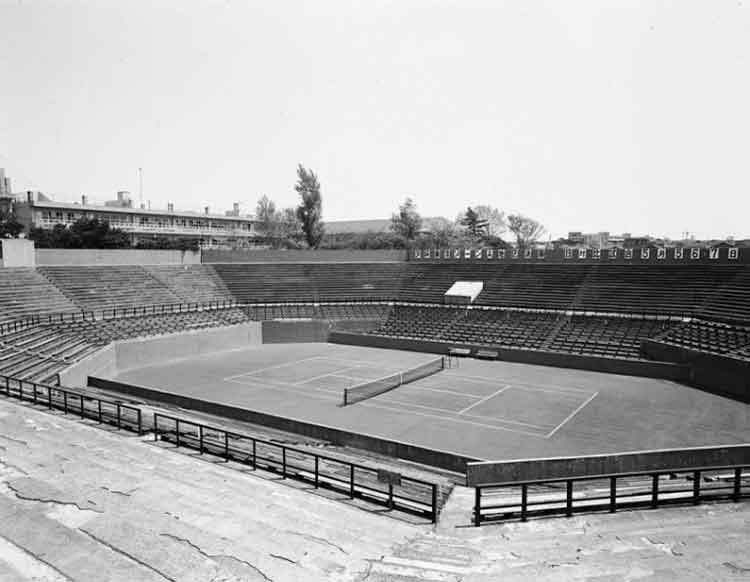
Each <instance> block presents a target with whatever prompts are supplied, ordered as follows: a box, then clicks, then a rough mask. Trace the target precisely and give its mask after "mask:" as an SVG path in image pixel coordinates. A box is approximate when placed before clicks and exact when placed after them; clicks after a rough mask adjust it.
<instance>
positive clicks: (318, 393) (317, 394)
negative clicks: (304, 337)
mask: <svg viewBox="0 0 750 582" xmlns="http://www.w3.org/2000/svg"><path fill="white" fill-rule="evenodd" d="M228 382H232V383H235V384H240V385H242V386H249V387H251V388H257V389H259V390H269V389H270V390H284V391H286V392H293V393H294V394H301V395H304V396H308V397H310V398H317V399H318V400H325V401H326V402H341V396H340V395H341V390H339V389H337V390H335V391H334V390H324V389H316V390H314V391H309V390H300V389H299V388H295V387H293V386H291V385H289V384H275V383H271V382H269V383H266V385H259V384H250V383H247V382H240V381H239V380H228ZM326 394H331V395H332V396H333V395H335V396H333V397H331V396H326ZM403 404H406V405H408V406H419V405H417V404H411V403H408V402H407V403H403ZM356 406H370V407H373V408H381V409H383V410H388V411H390V412H396V413H399V414H403V413H404V412H408V414H413V415H415V416H423V417H425V418H437V419H439V420H444V421H446V422H454V423H458V424H467V425H470V426H478V427H480V428H487V429H490V430H499V431H505V432H513V433H516V434H525V435H529V436H534V437H537V438H547V437H546V436H545V435H544V434H541V433H535V432H529V431H525V430H520V429H517V428H509V427H504V426H494V425H491V424H485V423H483V422H476V421H473V420H467V419H465V418H455V417H451V416H443V415H440V414H428V413H425V412H419V411H417V410H406V411H405V410H404V409H403V408H395V407H393V406H386V405H383V404H378V403H376V402H372V401H370V400H368V401H365V402H359V403H357V404H356ZM419 407H420V408H425V409H427V410H434V411H435V412H448V413H449V414H455V412H453V411H444V410H441V409H437V408H431V407H428V406H419ZM486 418H490V417H486ZM496 420H498V421H499V422H505V423H508V424H517V423H516V422H515V421H512V420H502V419H496ZM521 424H525V423H521ZM529 426H532V427H533V426H534V425H529ZM539 428H542V427H539Z"/></svg>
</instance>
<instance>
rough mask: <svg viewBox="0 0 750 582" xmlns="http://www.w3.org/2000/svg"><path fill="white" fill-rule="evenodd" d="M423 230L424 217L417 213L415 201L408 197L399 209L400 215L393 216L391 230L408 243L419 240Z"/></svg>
mask: <svg viewBox="0 0 750 582" xmlns="http://www.w3.org/2000/svg"><path fill="white" fill-rule="evenodd" d="M421 228H422V217H421V216H420V215H419V212H417V205H416V204H414V200H412V199H411V198H409V197H407V198H406V200H404V203H403V204H402V205H401V206H399V207H398V214H393V215H391V230H392V231H393V232H395V233H396V234H398V235H400V236H402V237H404V238H405V239H406V240H407V241H411V240H414V239H415V238H417V234H419V231H420V229H421Z"/></svg>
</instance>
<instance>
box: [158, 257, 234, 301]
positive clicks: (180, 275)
mask: <svg viewBox="0 0 750 582" xmlns="http://www.w3.org/2000/svg"><path fill="white" fill-rule="evenodd" d="M145 270H146V272H148V273H149V274H150V275H151V276H152V277H154V278H155V279H156V280H158V281H159V282H161V283H162V284H163V285H164V286H165V287H167V288H168V289H169V290H170V291H172V293H174V294H175V295H176V296H177V297H179V298H180V299H181V300H182V301H183V302H185V303H211V302H213V301H232V300H233V299H234V298H233V297H232V294H231V293H230V292H229V290H228V289H227V287H226V285H224V282H223V281H222V280H221V278H220V277H219V276H218V275H217V274H216V272H215V271H214V269H213V267H212V266H210V265H155V266H149V267H145Z"/></svg>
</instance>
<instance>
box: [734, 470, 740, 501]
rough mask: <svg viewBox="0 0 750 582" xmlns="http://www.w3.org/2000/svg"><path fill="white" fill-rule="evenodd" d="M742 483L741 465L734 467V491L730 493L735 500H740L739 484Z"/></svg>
mask: <svg viewBox="0 0 750 582" xmlns="http://www.w3.org/2000/svg"><path fill="white" fill-rule="evenodd" d="M741 484H742V467H736V468H735V469H734V492H733V493H732V497H734V500H735V501H739V500H740V493H741V491H740V485H741Z"/></svg>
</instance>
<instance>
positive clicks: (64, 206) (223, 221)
mask: <svg viewBox="0 0 750 582" xmlns="http://www.w3.org/2000/svg"><path fill="white" fill-rule="evenodd" d="M16 213H17V214H18V217H19V220H20V221H21V222H22V223H23V224H24V226H25V227H26V228H27V229H30V228H35V227H37V228H45V229H52V228H54V227H55V225H57V224H63V225H65V226H70V225H72V224H73V223H74V222H76V221H77V220H79V219H81V218H88V219H99V220H102V221H107V222H109V224H110V226H112V227H113V228H119V229H121V230H123V231H125V232H127V233H128V234H129V235H130V237H131V242H132V243H133V244H134V245H136V244H137V243H138V242H139V241H143V240H148V239H153V238H167V239H191V240H196V239H197V240H199V241H200V244H201V246H202V247H203V248H243V247H249V246H255V245H256V244H257V243H259V242H261V240H260V237H259V235H258V232H257V230H256V222H257V221H256V220H255V217H254V216H250V215H247V216H240V213H239V205H238V204H234V207H233V209H232V210H229V211H227V212H226V213H224V214H217V213H211V212H210V208H209V207H208V206H206V207H205V208H204V210H203V212H194V211H184V210H175V208H174V204H172V203H169V204H168V205H167V208H166V209H151V208H145V207H144V206H143V205H141V207H140V208H134V207H133V202H132V199H131V198H130V193H129V192H126V191H121V192H118V193H117V199H116V200H110V201H107V202H105V203H104V205H99V204H94V203H91V202H89V200H88V198H87V197H86V196H81V201H80V202H58V201H56V200H52V199H51V198H49V197H48V196H45V195H44V194H41V193H39V192H27V193H26V195H25V196H24V197H19V200H18V201H17V203H16Z"/></svg>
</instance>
